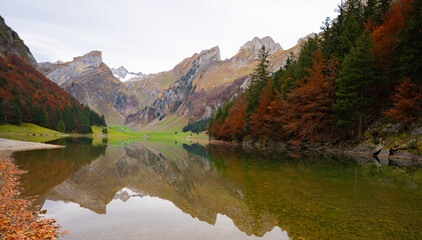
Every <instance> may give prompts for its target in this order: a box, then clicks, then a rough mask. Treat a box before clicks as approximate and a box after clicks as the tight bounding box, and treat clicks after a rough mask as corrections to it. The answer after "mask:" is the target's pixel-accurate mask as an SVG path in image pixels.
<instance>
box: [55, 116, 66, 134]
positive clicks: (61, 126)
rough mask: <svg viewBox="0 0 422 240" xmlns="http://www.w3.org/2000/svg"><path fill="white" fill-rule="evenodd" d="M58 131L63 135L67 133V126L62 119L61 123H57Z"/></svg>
mask: <svg viewBox="0 0 422 240" xmlns="http://www.w3.org/2000/svg"><path fill="white" fill-rule="evenodd" d="M56 130H57V131H59V132H62V133H65V132H66V125H65V124H64V122H63V120H62V119H60V120H59V122H58V123H57V127H56Z"/></svg>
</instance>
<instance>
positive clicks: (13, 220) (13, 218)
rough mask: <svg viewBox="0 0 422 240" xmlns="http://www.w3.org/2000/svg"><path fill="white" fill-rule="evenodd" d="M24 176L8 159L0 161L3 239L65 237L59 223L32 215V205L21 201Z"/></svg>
mask: <svg viewBox="0 0 422 240" xmlns="http://www.w3.org/2000/svg"><path fill="white" fill-rule="evenodd" d="M22 173H24V172H23V171H20V170H19V169H17V167H16V166H15V165H14V164H13V163H12V162H11V161H10V160H8V159H3V160H0V232H1V234H2V239H56V238H57V237H58V235H60V234H65V232H60V231H59V226H57V225H55V220H53V219H45V218H42V217H40V216H38V214H40V212H39V211H31V210H29V209H30V206H31V204H32V202H31V201H29V200H25V199H19V198H18V195H19V191H18V189H17V185H18V177H17V175H18V174H22Z"/></svg>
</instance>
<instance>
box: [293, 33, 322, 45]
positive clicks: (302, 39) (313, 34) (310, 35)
mask: <svg viewBox="0 0 422 240" xmlns="http://www.w3.org/2000/svg"><path fill="white" fill-rule="evenodd" d="M315 36H317V34H316V33H310V34H308V35H306V36H304V37H302V38H299V40H297V44H302V43H304V42H306V41H308V39H310V38H313V37H315Z"/></svg>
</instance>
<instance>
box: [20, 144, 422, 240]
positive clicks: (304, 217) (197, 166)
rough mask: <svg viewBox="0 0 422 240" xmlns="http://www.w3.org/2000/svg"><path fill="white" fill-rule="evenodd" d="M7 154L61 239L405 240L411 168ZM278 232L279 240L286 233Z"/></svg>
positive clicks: (165, 148)
mask: <svg viewBox="0 0 422 240" xmlns="http://www.w3.org/2000/svg"><path fill="white" fill-rule="evenodd" d="M63 144H66V145H67V148H65V149H55V150H41V151H31V152H23V153H17V154H15V159H16V161H17V164H18V165H19V166H20V167H21V168H22V169H26V170H28V173H27V174H25V175H24V176H23V177H22V182H23V183H22V184H23V187H24V188H25V189H27V190H26V191H25V192H24V193H23V194H24V196H34V195H38V196H40V197H39V198H38V199H37V200H38V201H37V203H38V204H39V205H40V206H42V208H43V209H47V210H48V214H47V216H48V217H51V218H55V219H57V221H58V223H59V224H60V225H61V226H62V227H63V229H66V230H69V234H67V235H66V236H65V237H64V238H65V239H256V238H259V239H261V238H262V239H289V237H290V238H292V239H298V238H304V239H399V238H401V239H403V238H406V239H412V238H415V239H417V238H420V237H421V236H422V235H421V234H422V230H421V228H420V224H419V223H420V222H421V220H422V211H421V209H422V207H421V206H420V205H421V204H420V202H421V200H422V198H421V196H422V192H421V185H422V184H421V182H422V174H421V170H420V169H419V168H406V169H402V168H396V167H391V166H384V165H380V164H379V163H376V162H375V161H373V160H371V159H367V158H352V157H345V156H335V155H321V154H297V153H286V154H281V155H280V154H278V156H276V155H273V154H270V153H262V152H255V151H252V152H251V151H245V150H244V149H241V148H238V147H231V146H224V145H209V146H207V147H204V146H202V145H199V144H192V145H188V144H182V143H177V144H176V143H174V142H162V143H159V142H147V141H142V142H133V143H129V144H121V145H107V144H106V143H101V142H100V143H96V144H95V143H92V142H88V143H86V142H84V143H83V144H82V143H73V142H70V143H69V142H66V143H63ZM286 231H287V232H286Z"/></svg>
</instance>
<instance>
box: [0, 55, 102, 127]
mask: <svg viewBox="0 0 422 240" xmlns="http://www.w3.org/2000/svg"><path fill="white" fill-rule="evenodd" d="M0 87H1V89H0V124H5V123H11V124H15V125H20V124H21V123H22V122H27V123H34V124H37V125H40V126H43V127H46V128H50V129H54V130H58V131H60V132H77V133H91V132H92V129H91V125H101V126H106V122H105V119H104V116H99V115H98V113H96V112H95V111H93V110H91V109H90V108H89V107H84V106H83V105H80V104H79V103H78V102H77V101H76V100H75V99H74V98H73V97H72V96H71V95H70V94H68V93H67V92H65V91H64V90H63V89H61V88H60V87H59V86H57V85H56V84H55V83H53V82H51V81H50V80H48V79H47V78H45V77H44V76H43V75H42V74H41V73H39V72H38V71H37V70H36V69H34V68H33V67H31V66H29V65H27V64H25V63H23V62H22V60H21V59H19V58H18V57H16V56H14V55H10V56H8V58H7V59H3V58H1V57H0Z"/></svg>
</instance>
